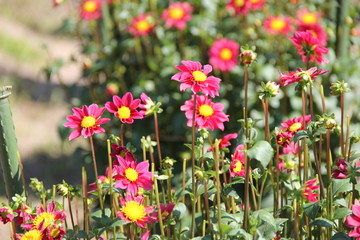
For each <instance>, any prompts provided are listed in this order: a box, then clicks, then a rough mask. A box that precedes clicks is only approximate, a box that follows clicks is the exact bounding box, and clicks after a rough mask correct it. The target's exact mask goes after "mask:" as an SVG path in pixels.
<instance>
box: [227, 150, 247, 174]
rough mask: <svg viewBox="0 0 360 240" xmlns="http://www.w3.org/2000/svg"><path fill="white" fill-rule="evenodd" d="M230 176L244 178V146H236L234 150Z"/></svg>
mask: <svg viewBox="0 0 360 240" xmlns="http://www.w3.org/2000/svg"><path fill="white" fill-rule="evenodd" d="M230 176H231V177H235V176H240V177H245V153H244V145H242V144H241V145H238V146H237V147H236V149H235V153H234V156H233V157H232V162H231V165H230Z"/></svg>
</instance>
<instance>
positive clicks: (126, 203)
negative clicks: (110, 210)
mask: <svg viewBox="0 0 360 240" xmlns="http://www.w3.org/2000/svg"><path fill="white" fill-rule="evenodd" d="M143 202H144V197H143V196H142V195H138V196H136V197H135V196H133V195H131V194H127V195H126V197H125V199H124V198H122V197H120V205H121V208H120V211H118V212H117V214H116V215H117V217H118V218H121V219H123V220H125V221H126V222H128V223H136V225H138V226H139V227H141V228H144V229H145V228H146V224H147V223H154V222H156V220H157V218H156V217H154V216H153V214H152V213H153V212H154V210H155V207H153V206H145V205H144V203H143Z"/></svg>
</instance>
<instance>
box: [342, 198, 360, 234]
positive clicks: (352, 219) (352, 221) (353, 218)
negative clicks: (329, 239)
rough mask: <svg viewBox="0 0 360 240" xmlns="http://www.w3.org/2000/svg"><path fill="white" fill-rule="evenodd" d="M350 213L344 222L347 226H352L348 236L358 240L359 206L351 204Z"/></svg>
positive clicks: (359, 224)
mask: <svg viewBox="0 0 360 240" xmlns="http://www.w3.org/2000/svg"><path fill="white" fill-rule="evenodd" d="M352 214H353V215H350V216H347V217H346V221H345V224H346V226H347V227H349V228H354V229H353V230H351V231H350V232H349V237H354V238H356V240H360V206H359V205H355V204H353V205H352Z"/></svg>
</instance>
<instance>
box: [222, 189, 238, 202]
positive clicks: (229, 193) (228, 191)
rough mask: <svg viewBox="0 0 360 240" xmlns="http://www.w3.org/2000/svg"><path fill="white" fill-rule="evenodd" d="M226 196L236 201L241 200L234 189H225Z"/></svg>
mask: <svg viewBox="0 0 360 240" xmlns="http://www.w3.org/2000/svg"><path fill="white" fill-rule="evenodd" d="M223 191H224V194H225V196H230V197H233V198H235V199H239V195H238V194H237V192H236V190H235V189H234V188H232V187H225V188H224V189H223Z"/></svg>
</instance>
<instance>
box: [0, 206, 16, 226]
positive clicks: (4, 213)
mask: <svg viewBox="0 0 360 240" xmlns="http://www.w3.org/2000/svg"><path fill="white" fill-rule="evenodd" d="M13 220H14V212H13V210H12V209H11V208H10V207H2V208H0V221H2V222H3V224H6V223H8V222H12V221H13Z"/></svg>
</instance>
